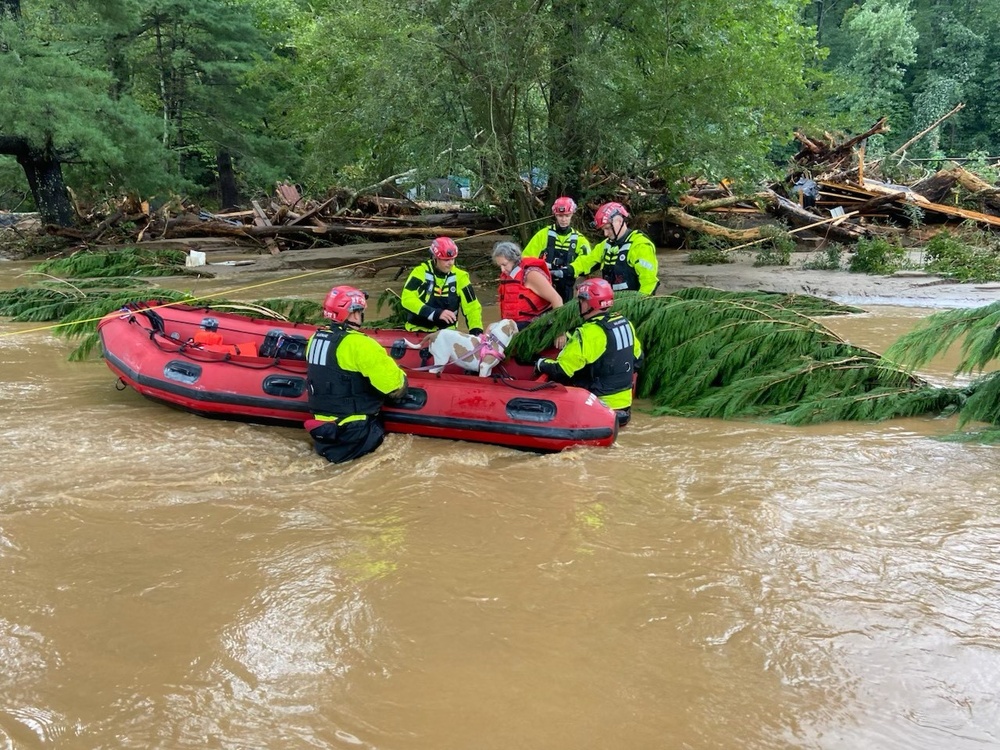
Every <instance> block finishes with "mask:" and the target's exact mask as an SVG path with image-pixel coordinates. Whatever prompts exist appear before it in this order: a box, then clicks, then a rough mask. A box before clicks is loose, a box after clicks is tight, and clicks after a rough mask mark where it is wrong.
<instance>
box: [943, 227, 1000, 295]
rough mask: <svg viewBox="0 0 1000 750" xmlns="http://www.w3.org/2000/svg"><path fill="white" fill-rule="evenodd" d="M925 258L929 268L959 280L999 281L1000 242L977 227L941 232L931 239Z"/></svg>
mask: <svg viewBox="0 0 1000 750" xmlns="http://www.w3.org/2000/svg"><path fill="white" fill-rule="evenodd" d="M925 258H926V264H925V269H926V270H927V271H930V272H931V273H936V274H939V275H941V276H947V277H949V278H952V279H955V280H957V281H978V282H985V281H998V280H1000V243H998V242H997V240H996V238H995V237H994V236H993V235H988V234H985V233H983V232H981V231H979V230H977V229H975V228H974V227H967V228H966V229H965V230H964V231H963V232H961V233H959V234H957V235H955V234H952V233H951V232H949V231H947V230H944V231H941V232H938V233H937V234H936V235H934V236H933V237H932V238H931V239H930V240H929V241H928V243H927V248H926V251H925Z"/></svg>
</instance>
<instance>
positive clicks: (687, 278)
mask: <svg viewBox="0 0 1000 750" xmlns="http://www.w3.org/2000/svg"><path fill="white" fill-rule="evenodd" d="M496 239H497V238H496V237H495V236H491V237H489V238H483V239H472V238H470V239H469V240H466V241H463V243H462V244H461V248H462V254H461V255H460V260H459V262H460V264H461V265H462V266H463V267H466V268H471V269H473V270H474V271H475V270H476V269H480V271H479V273H474V274H473V277H474V279H476V280H478V282H479V283H478V286H479V288H480V296H481V297H482V298H483V299H484V301H489V300H491V299H492V297H493V296H494V295H495V285H494V283H493V279H494V275H493V270H492V267H491V266H490V265H489V252H490V249H491V248H492V245H493V242H495V241H496ZM230 256H231V257H230ZM422 257H423V256H422V253H421V252H420V251H414V250H413V249H412V243H391V244H386V243H367V244H364V245H347V246H338V247H328V248H312V249H308V250H295V251H289V252H285V253H281V254H280V255H261V254H259V253H256V252H255V253H254V254H247V253H239V254H236V255H232V254H229V255H227V256H226V258H222V257H221V254H220V258H219V259H218V260H217V259H215V258H211V257H210V258H209V264H208V265H206V266H203V267H200V268H199V269H198V272H199V273H204V274H205V275H206V276H211V277H213V278H216V279H219V280H231V281H233V282H234V283H243V282H244V281H248V280H252V279H258V278H267V277H268V276H272V275H284V274H289V273H294V272H296V271H310V270H317V269H324V268H328V269H330V270H331V271H332V272H335V273H334V274H333V275H332V278H340V279H343V280H345V281H346V282H347V283H351V282H350V281H349V280H350V279H355V280H356V281H355V282H354V283H357V284H358V285H359V286H363V285H364V281H365V280H370V279H372V278H375V277H378V278H379V279H384V280H387V279H391V278H392V277H395V276H396V275H397V273H398V272H399V270H400V268H401V267H407V268H408V267H411V266H412V265H413V264H414V263H416V262H417V261H418V260H419V259H421V258H422ZM688 257H689V254H688V253H687V252H686V251H682V250H662V251H660V253H659V262H660V273H659V275H660V279H661V286H660V289H659V293H661V294H663V293H669V292H672V291H675V290H677V289H681V288H685V287H692V286H706V287H714V288H717V289H723V290H726V291H767V292H777V293H780V294H808V295H812V296H815V297H822V298H824V299H830V300H835V301H837V302H842V303H844V304H853V305H860V306H867V305H897V306H904V307H940V308H958V307H980V306H982V305H988V304H990V303H992V302H997V301H1000V283H988V284H973V283H958V282H955V281H951V280H949V279H946V278H942V277H940V276H936V275H933V274H928V273H924V272H922V271H914V270H908V271H900V272H898V273H896V274H893V275H890V276H873V275H868V274H860V273H851V272H849V271H847V270H817V269H810V268H806V267H805V266H806V264H807V263H809V262H810V261H813V260H815V259H816V258H817V257H818V254H817V253H816V252H797V253H793V254H792V258H791V262H790V264H789V265H788V266H764V267H755V266H754V265H753V262H754V258H753V256H752V255H743V254H734V255H733V262H732V263H722V264H716V265H692V264H690V263H688ZM921 260H922V259H921V258H920V253H919V252H917V251H914V252H913V254H912V257H911V265H913V266H915V267H916V266H919V265H920V263H921ZM219 263H227V265H219ZM367 283H370V281H367Z"/></svg>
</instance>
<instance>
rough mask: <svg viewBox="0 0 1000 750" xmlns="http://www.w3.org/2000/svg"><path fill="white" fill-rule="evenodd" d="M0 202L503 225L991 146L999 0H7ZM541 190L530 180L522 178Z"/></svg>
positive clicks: (17, 206) (985, 151) (997, 114)
mask: <svg viewBox="0 0 1000 750" xmlns="http://www.w3.org/2000/svg"><path fill="white" fill-rule="evenodd" d="M0 15H2V19H0V91H2V92H3V93H4V96H5V98H6V99H7V100H8V101H12V102H16V106H6V107H4V108H2V109H0V209H11V210H20V211H25V210H32V209H33V208H34V209H38V210H40V211H41V213H42V216H43V219H44V220H46V221H48V222H51V223H60V224H63V223H68V222H70V221H71V220H72V212H71V207H70V203H69V201H68V199H67V198H66V190H65V188H66V187H68V188H70V189H71V190H72V191H73V194H74V195H75V196H77V198H78V199H79V200H83V201H88V200H97V199H99V198H100V197H101V196H104V195H108V194H121V193H133V194H138V195H142V196H143V197H151V196H159V197H161V198H164V199H165V198H167V197H169V196H170V195H175V194H181V195H184V196H185V197H187V198H190V199H194V200H198V201H200V202H202V203H204V204H206V205H209V206H220V207H226V206H235V205H238V204H242V203H245V202H246V201H247V200H249V199H250V198H252V197H254V196H255V195H259V194H260V193H261V192H269V191H270V190H271V189H272V188H273V185H274V182H275V181H276V180H279V179H283V180H289V181H291V182H293V183H296V184H298V185H300V186H302V187H303V188H304V190H307V191H312V192H323V191H324V190H326V189H327V188H328V187H330V186H331V185H344V186H361V185H369V184H374V183H378V182H380V181H383V180H386V179H387V178H390V177H393V176H395V175H406V176H407V179H408V180H410V181H411V182H412V183H414V184H419V183H420V182H422V181H424V180H426V179H428V178H433V177H444V176H448V175H455V176H458V177H460V178H462V179H465V180H467V181H468V182H469V183H470V184H472V185H475V186H476V187H477V188H478V187H480V186H481V188H482V193H481V197H482V200H483V201H485V202H490V203H493V204H495V205H498V206H499V207H500V208H501V210H502V211H503V212H504V213H505V218H507V219H508V220H510V221H512V222H513V221H516V220H524V219H526V218H530V217H531V216H532V215H533V214H534V213H536V212H537V205H536V204H535V203H534V202H532V201H531V200H530V198H531V196H530V195H529V192H530V190H531V189H532V188H533V187H537V186H538V184H540V183H544V184H545V185H546V186H547V190H548V191H549V193H550V194H557V193H562V192H568V193H570V194H574V195H577V196H578V197H580V198H583V199H586V198H587V197H589V196H588V191H599V190H600V185H599V184H596V185H595V184H594V182H595V181H594V180H589V179H587V178H588V175H592V174H594V173H598V172H599V173H608V172H612V173H617V174H622V175H649V174H656V175H658V176H659V177H660V178H661V179H662V180H664V182H665V183H666V184H668V185H669V184H671V183H672V182H673V181H674V180H676V179H679V178H682V177H686V176H691V175H697V176H700V177H705V178H708V179H713V180H716V179H721V178H728V179H730V180H734V181H736V182H737V183H741V182H742V183H747V184H750V183H755V182H759V181H761V180H762V179H766V178H769V177H771V176H773V175H774V174H776V173H777V172H778V171H783V170H784V168H785V166H786V162H787V160H788V157H789V156H790V155H791V154H792V153H794V150H795V147H794V145H793V137H792V136H793V131H795V130H799V131H805V132H810V131H812V132H817V133H822V132H823V131H824V130H827V131H830V130H836V129H838V128H839V129H843V130H852V129H854V130H857V129H860V128H863V127H865V126H867V125H868V124H870V122H872V121H873V120H874V119H875V118H877V117H881V116H883V115H885V116H887V117H888V118H889V121H890V124H891V132H889V133H888V134H885V135H881V136H877V137H875V138H873V139H872V142H871V143H870V144H869V153H870V154H874V155H877V153H878V150H879V149H880V148H881V149H883V150H887V151H888V150H892V149H893V148H895V147H896V146H898V145H899V144H900V143H902V142H904V141H905V140H906V139H907V137H908V136H909V135H912V133H914V132H916V131H918V130H920V129H922V128H923V127H926V126H927V125H929V124H930V123H932V122H934V121H935V120H936V119H937V118H939V117H941V115H943V114H944V113H946V112H948V111H950V110H951V109H952V108H954V107H955V106H956V105H957V104H959V103H962V102H964V103H966V107H965V108H964V109H963V110H962V111H961V112H960V113H959V114H957V115H955V116H954V117H951V118H949V119H948V120H947V121H946V122H945V124H944V125H942V126H941V127H940V128H938V129H937V130H936V131H935V132H934V133H933V134H931V135H930V136H928V137H927V138H925V139H923V140H922V141H921V142H920V143H919V144H917V146H915V147H914V149H913V152H911V154H910V156H911V157H915V158H926V159H928V160H935V159H941V158H942V157H944V156H952V157H954V156H965V155H972V156H973V157H974V158H975V157H979V158H983V157H985V156H986V155H989V154H996V153H998V146H1000V144H998V143H997V141H998V140H1000V105H997V104H996V102H995V99H994V98H993V97H992V96H990V92H992V91H995V90H996V88H997V84H998V83H1000V80H998V78H1000V67H998V66H997V64H996V62H995V61H996V60H998V59H1000V23H998V21H1000V0H977V1H976V2H973V1H972V0H956V1H955V2H953V3H951V4H949V5H948V6H942V5H941V4H940V3H938V2H932V1H931V0H862V1H860V2H857V1H849V0H810V1H804V0H746V1H745V2H741V3H738V4H737V3H732V2H731V0H673V1H672V2H669V3H654V2H648V1H647V0H627V1H626V0H608V1H607V2H602V3H597V2H594V1H593V0H548V1H547V2H537V1H536V2H529V1H528V0H505V1H504V2H495V1H493V0H476V1H475V2H471V1H470V0H410V1H408V2H405V1H404V2H394V3H389V2H385V1H384V0H356V2H353V3H341V2H332V1H331V0H313V2H310V3H305V2H299V1H297V0H266V1H265V0H197V1H195V0H147V1H146V2H141V3H140V2H137V1H136V0H79V2H75V3H62V2H55V1H54V0H0ZM529 176H531V178H530V179H528V177H529Z"/></svg>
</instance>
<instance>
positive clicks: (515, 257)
mask: <svg viewBox="0 0 1000 750" xmlns="http://www.w3.org/2000/svg"><path fill="white" fill-rule="evenodd" d="M497 258H504V259H505V260H509V261H510V262H511V263H520V262H521V246H520V245H518V244H517V243H516V242H510V241H509V240H504V241H503V242H498V243H497V244H495V245H494V246H493V260H496V259H497Z"/></svg>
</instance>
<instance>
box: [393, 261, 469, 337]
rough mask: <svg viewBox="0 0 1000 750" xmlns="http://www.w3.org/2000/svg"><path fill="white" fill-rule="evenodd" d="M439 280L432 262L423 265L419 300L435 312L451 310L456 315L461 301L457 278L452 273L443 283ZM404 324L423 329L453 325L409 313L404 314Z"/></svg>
mask: <svg viewBox="0 0 1000 750" xmlns="http://www.w3.org/2000/svg"><path fill="white" fill-rule="evenodd" d="M439 279H441V277H440V276H438V275H437V274H436V273H435V272H434V264H433V262H431V261H427V262H426V263H424V283H423V288H422V289H421V290H420V299H422V300H423V301H424V304H425V305H427V306H428V307H433V308H434V309H435V310H451V311H452V312H454V313H455V314H456V315H457V314H458V309H459V306H460V305H461V299H460V298H459V296H458V277H457V276H456V275H455V273H454V272H449V273H448V275H447V276H445V277H444V281H443V282H439ZM406 322H407V323H409V324H411V325H414V326H420V327H423V328H425V329H426V327H427V326H437V327H438V328H451V327H452V326H453V325H454V323H445V322H444V321H442V320H441V319H440V318H438V319H437V320H434V321H430V320H427V318H425V317H423V316H422V315H417V314H416V313H414V312H409V311H407V313H406Z"/></svg>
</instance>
